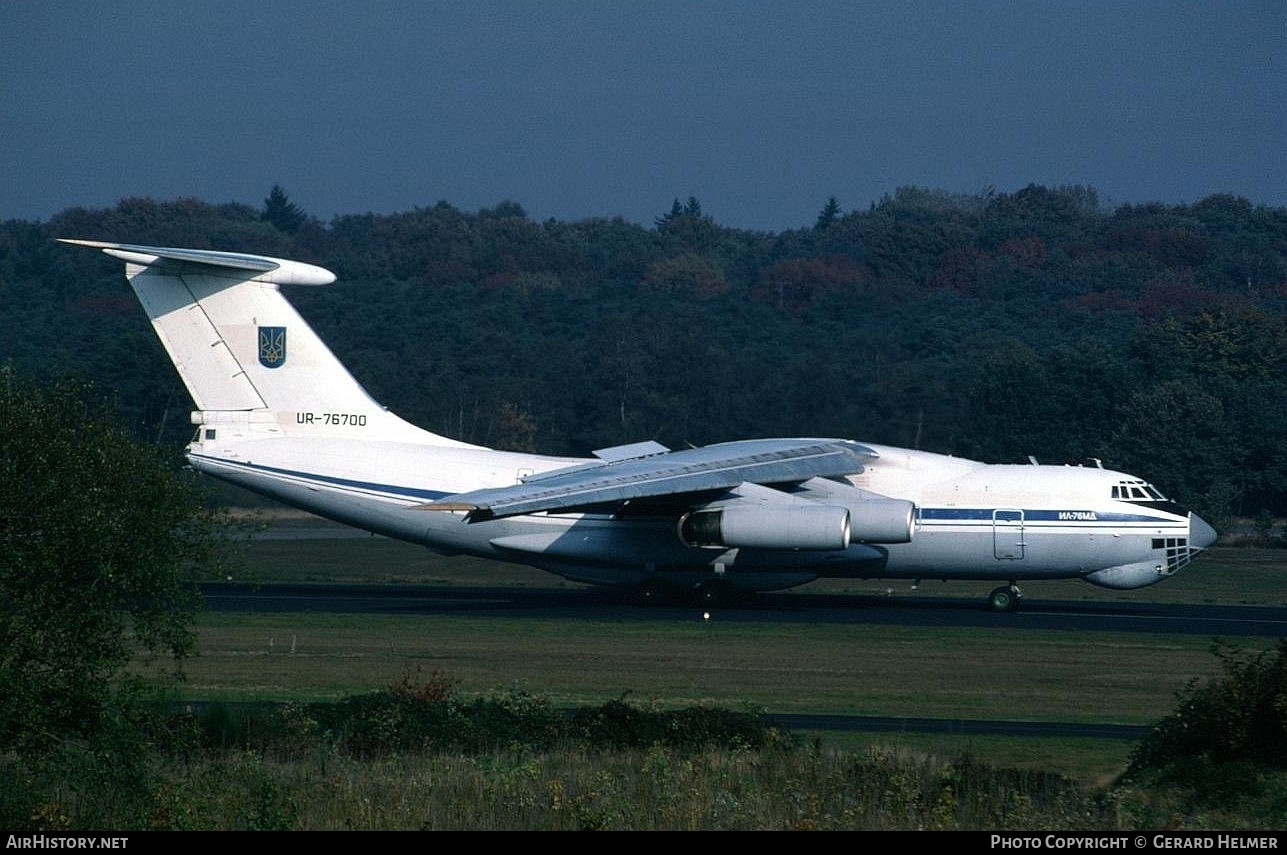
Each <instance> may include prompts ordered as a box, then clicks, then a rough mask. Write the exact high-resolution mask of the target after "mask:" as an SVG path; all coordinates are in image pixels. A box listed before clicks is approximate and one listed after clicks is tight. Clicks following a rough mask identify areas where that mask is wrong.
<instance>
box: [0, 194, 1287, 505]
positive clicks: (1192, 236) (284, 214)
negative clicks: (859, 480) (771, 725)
mask: <svg viewBox="0 0 1287 855" xmlns="http://www.w3.org/2000/svg"><path fill="white" fill-rule="evenodd" d="M55 237H81V238H91V239H100V240H113V241H121V242H128V243H141V244H153V245H166V246H191V247H206V248H212V249H224V250H235V251H243V252H253V253H262V254H267V255H275V256H281V257H287V258H295V259H299V260H304V261H310V262H313V263H317V264H321V265H323V266H325V267H328V268H330V269H331V270H334V271H335V272H336V273H337V274H338V276H339V277H340V281H339V282H338V283H337V285H336V286H333V287H330V288H294V289H288V296H289V297H290V299H291V300H292V301H293V302H294V303H295V304H296V306H297V307H298V308H299V310H300V311H301V313H302V314H303V315H304V316H305V317H306V318H307V319H308V320H309V321H310V323H312V324H313V325H314V326H315V327H316V328H317V330H318V332H319V333H320V334H321V335H322V336H323V337H324V338H325V339H326V340H327V342H328V343H329V344H330V346H331V347H332V349H333V350H334V351H335V352H336V353H337V355H339V356H340V358H341V359H342V360H343V361H344V362H345V363H346V364H347V365H348V366H349V368H350V369H351V370H352V371H353V373H354V374H355V376H357V378H358V379H359V380H360V381H361V382H362V383H363V384H364V385H365V386H366V387H367V389H368V390H369V391H370V392H371V393H372V395H373V396H374V397H375V398H376V399H377V400H379V401H380V402H381V403H384V404H386V405H387V406H389V407H390V408H391V409H393V410H394V411H396V412H398V413H399V414H400V415H402V416H404V417H406V418H408V419H410V420H411V421H414V422H416V423H418V424H421V425H422V426H424V427H426V428H429V429H431V430H434V431H437V432H440V433H445V434H448V435H451V436H455V437H458V438H460V439H464V440H467V441H471V442H478V443H482V444H487V445H493V446H498V447H507V448H515V449H535V450H540V451H545V452H550V453H566V454H585V453H587V452H588V451H590V450H592V449H595V448H601V447H605V446H609V445H614V444H619V443H624V442H634V441H639V440H643V439H655V440H657V441H659V442H662V443H664V444H666V445H670V446H672V447H682V446H684V445H685V444H689V443H691V444H698V445H700V444H706V443H710V442H717V441H721V440H727V439H734V438H744V437H753V436H771V435H815V436H818V435H826V436H844V437H850V438H854V439H859V440H866V441H870V442H878V443H887V444H891V445H902V446H908V447H916V448H923V449H926V450H931V451H938V452H944V453H951V454H958V455H962V456H968V457H977V458H980V459H984V460H988V461H992V462H1007V461H1010V462H1022V461H1025V460H1027V459H1028V458H1029V456H1032V457H1036V458H1037V459H1039V460H1041V461H1042V462H1052V463H1055V462H1068V463H1077V462H1081V461H1083V460H1085V459H1087V458H1098V459H1100V460H1102V461H1103V463H1104V465H1106V466H1110V467H1112V468H1118V469H1124V470H1126V471H1130V472H1134V473H1136V474H1139V475H1142V476H1144V477H1147V478H1149V479H1150V480H1152V481H1153V482H1154V483H1156V484H1157V485H1158V486H1159V487H1160V488H1161V489H1162V490H1163V491H1164V492H1167V493H1168V494H1170V495H1172V496H1174V497H1176V498H1177V499H1180V500H1182V501H1184V502H1185V503H1187V504H1189V505H1191V506H1192V507H1194V509H1195V510H1198V511H1199V512H1201V513H1203V514H1205V515H1208V516H1209V517H1211V518H1214V519H1216V520H1222V519H1226V518H1228V517H1229V516H1231V515H1255V514H1272V515H1276V516H1283V515H1287V371H1285V370H1284V367H1285V366H1284V362H1285V361H1287V209H1283V208H1276V207H1266V206H1260V205H1253V204H1251V203H1250V202H1248V201H1247V200H1245V199H1242V198H1238V197H1234V196H1228V195H1215V196H1210V197H1208V198H1206V199H1202V200H1200V201H1198V202H1195V203H1192V204H1175V205H1167V204H1160V203H1159V204H1145V205H1123V206H1117V207H1113V208H1108V207H1106V206H1104V205H1102V204H1101V203H1100V201H1099V199H1098V196H1097V194H1096V193H1095V191H1094V190H1093V189H1092V188H1088V187H1083V186H1073V187H1043V186H1037V185H1033V186H1029V187H1026V188H1024V189H1022V190H1019V191H1017V192H1014V193H997V192H992V191H987V192H982V193H978V194H973V195H955V194H949V193H944V192H941V191H936V190H930V189H925V188H916V187H906V188H901V189H899V190H897V191H896V192H895V193H893V194H892V195H889V196H886V197H884V198H882V199H880V200H879V201H878V202H875V203H873V204H871V205H869V206H867V207H866V208H863V209H860V210H845V209H844V208H843V207H842V206H841V203H840V201H839V200H837V199H835V198H829V199H827V200H825V204H822V205H820V212H819V215H818V217H817V220H816V222H815V223H814V224H813V225H812V226H810V227H807V228H800V229H793V230H787V231H783V232H776V233H775V232H758V231H747V230H741V229H732V228H728V227H725V226H722V225H720V224H719V223H718V221H717V220H716V219H715V218H714V217H713V216H712V215H710V214H709V213H707V212H706V211H704V210H703V208H702V205H701V203H700V201H699V200H697V199H695V198H689V199H687V200H685V201H680V200H679V199H676V201H675V203H674V205H673V206H672V207H671V208H670V209H669V210H668V211H665V212H662V213H660V214H659V216H658V217H657V218H656V219H655V220H654V221H653V222H652V223H650V224H639V223H632V222H627V221H625V220H623V219H587V220H581V221H558V220H553V219H551V220H546V221H543V222H538V221H535V220H533V219H532V218H531V217H529V216H528V215H527V213H526V212H525V211H524V210H523V208H522V206H521V205H518V204H516V203H513V202H502V203H501V204H498V205H497V206H495V207H493V208H486V209H482V210H479V211H476V212H466V211H462V210H459V209H457V208H455V207H453V206H452V205H450V204H448V203H446V202H438V203H436V204H433V205H430V206H427V207H423V208H419V207H418V208H415V209H413V210H410V211H405V212H401V213H396V214H389V215H375V214H361V215H344V216H338V217H335V218H333V219H332V220H331V221H330V222H322V221H320V220H318V219H317V218H314V217H311V216H309V215H308V214H307V213H306V212H304V211H303V210H301V209H300V208H299V206H297V205H295V204H294V203H293V202H292V201H291V200H290V199H289V197H288V196H287V195H286V193H285V191H284V190H283V189H282V188H280V187H274V188H273V189H272V192H270V194H269V195H268V197H267V198H266V199H265V200H264V204H263V205H262V206H261V207H258V208H256V207H254V206H249V205H241V204H221V205H216V204H209V203H206V202H203V201H199V200H195V199H178V200H167V201H159V200H153V199H145V198H132V199H125V200H122V201H121V202H119V203H118V204H117V205H115V206H113V207H111V208H106V209H86V208H73V209H68V210H66V211H63V212H61V213H59V214H57V215H55V216H53V217H52V218H50V219H49V220H48V221H45V222H30V221H19V220H8V221H3V222H0V316H2V317H3V318H4V323H3V325H0V358H2V359H3V360H4V361H5V363H7V364H8V365H9V366H11V367H12V369H13V370H14V371H15V372H16V373H18V374H19V375H21V376H23V377H30V378H33V379H35V380H36V381H40V382H44V381H52V380H53V379H54V378H62V377H67V376H74V377H77V378H80V379H86V380H90V381H92V382H94V383H95V384H96V385H97V386H98V387H100V388H102V389H109V390H113V391H114V393H115V396H116V397H115V401H116V404H115V405H116V406H117V408H118V409H119V411H120V413H121V415H122V417H123V418H124V419H125V421H126V423H127V424H128V425H129V426H130V429H131V431H132V432H133V433H134V434H135V435H136V437H138V438H141V439H147V440H149V441H156V442H161V443H166V444H175V445H179V444H182V443H183V442H184V441H186V440H187V439H188V433H189V431H190V427H189V425H188V419H187V412H188V410H189V409H190V407H191V404H190V401H189V400H188V397H187V394H186V392H185V391H184V390H183V387H182V385H181V384H180V383H179V380H178V377H177V375H176V374H175V372H174V370H173V368H172V367H171V366H170V364H169V361H168V360H167V359H166V357H165V355H164V353H163V352H162V350H161V348H160V345H159V344H158V343H157V342H156V341H155V338H154V336H153V334H152V332H151V330H150V328H149V327H148V325H147V322H146V318H145V316H144V315H143V313H142V311H141V310H140V308H139V307H138V305H137V303H136V301H135V299H134V297H133V295H132V293H131V292H130V291H129V288H128V286H126V285H125V284H124V283H123V281H122V278H121V265H120V263H119V262H116V261H113V260H111V259H108V258H106V257H104V256H101V255H98V254H94V253H86V252H83V251H76V250H71V249H68V248H66V247H64V246H62V245H60V244H57V243H56V242H54V240H53V239H54V238H55Z"/></svg>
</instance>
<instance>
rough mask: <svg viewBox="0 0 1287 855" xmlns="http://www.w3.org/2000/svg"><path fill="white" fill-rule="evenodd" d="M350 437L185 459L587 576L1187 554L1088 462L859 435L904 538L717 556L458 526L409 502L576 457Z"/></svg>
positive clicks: (602, 517) (1021, 564)
mask: <svg viewBox="0 0 1287 855" xmlns="http://www.w3.org/2000/svg"><path fill="white" fill-rule="evenodd" d="M408 427H409V426H408ZM412 431H414V429H412ZM353 433H354V434H359V435H357V436H351V437H323V436H318V437H300V436H284V435H281V434H280V433H279V432H278V431H275V430H272V429H268V430H264V429H262V428H261V429H258V430H257V429H256V426H255V425H242V426H238V427H236V428H232V427H231V426H229V425H226V424H225V425H222V426H221V427H220V428H219V429H218V432H217V433H216V434H215V438H214V439H210V440H206V439H203V438H199V441H197V442H194V443H193V444H192V445H191V446H189V449H188V454H189V460H190V461H191V463H192V464H193V466H194V467H195V468H197V469H199V470H201V471H204V472H207V473H209V474H211V475H215V476H217V477H220V478H224V479H226V480H229V481H231V482H234V483H237V484H239V485H241V486H244V487H247V488H249V489H252V490H255V491H257V492H260V493H263V494H266V495H269V496H272V497H274V498H276V499H279V500H281V501H283V502H286V503H288V504H291V505H294V506H298V507H302V508H305V509H307V510H309V511H312V512H313V513H316V514H318V515H321V516H324V517H328V518H331V519H335V520H338V521H340V522H344V523H347V524H349V525H353V526H357V527H360V528H364V529H368V530H371V531H374V532H377V533H380V534H383V535H387V536H389V537H394V538H398V539H401V540H407V541H411V542H414V543H420V544H423V545H425V546H428V547H430V548H433V549H436V550H439V551H443V552H448V553H464V554H471V555H479V556H485V557H492V558H500V559H504V560H508V561H516V562H520V563H526V564H530V565H533V566H536V567H541V568H543V569H546V570H550V571H552V572H555V573H559V574H560V575H564V576H567V577H568V578H572V579H576V580H579V581H585V582H591V583H597V584H621V585H635V584H638V583H639V582H640V581H641V580H643V579H646V578H648V577H649V576H651V575H654V574H661V575H662V576H664V577H667V578H670V579H671V580H672V581H682V580H683V579H685V578H687V577H693V576H694V575H696V576H701V575H704V574H710V573H712V572H714V573H718V574H720V575H721V577H722V578H723V579H725V580H726V581H728V582H729V583H731V584H733V585H734V586H736V587H743V588H750V589H763V590H770V589H775V588H781V587H789V586H791V585H796V584H801V583H803V582H807V581H810V580H812V579H814V578H818V577H820V576H840V577H854V578H911V579H921V578H933V579H1003V580H1008V581H1018V580H1032V579H1056V578H1085V579H1086V580H1088V581H1091V582H1094V583H1096V584H1100V585H1105V586H1108V587H1139V586H1141V585H1145V584H1151V583H1152V582H1156V581H1159V580H1161V579H1163V578H1165V577H1166V576H1168V575H1170V574H1172V573H1174V572H1175V571H1176V570H1178V569H1180V567H1182V566H1184V564H1186V563H1187V562H1188V559H1189V555H1190V550H1189V549H1188V548H1186V547H1187V544H1188V540H1189V538H1190V519H1189V515H1188V514H1187V512H1185V511H1184V510H1183V509H1182V508H1179V507H1178V506H1175V505H1172V504H1171V503H1167V502H1156V501H1155V502H1146V503H1142V502H1138V501H1136V502H1131V501H1126V500H1123V499H1121V498H1114V497H1113V496H1114V487H1118V486H1120V485H1124V484H1129V483H1141V482H1139V480H1138V479H1135V478H1132V477H1131V476H1129V475H1125V474H1123V473H1120V472H1113V471H1110V470H1105V469H1100V468H1097V467H1080V466H1075V467H1074V466H1035V465H1032V466H1024V465H992V464H984V463H979V462H976V461H972V460H965V459H962V458H956V457H950V456H946V455H939V454H933V453H928V452H921V451H912V450H908V449H899V448H892V447H888V446H879V445H872V444H865V445H867V447H869V448H871V449H873V450H875V451H876V452H878V454H879V457H878V458H877V459H876V460H874V461H873V462H871V463H870V464H868V465H867V466H866V467H865V469H864V471H862V472H860V473H858V474H857V475H853V476H850V477H849V478H848V481H849V483H850V484H852V485H853V486H855V487H858V488H861V489H863V490H868V491H871V492H873V493H879V494H883V495H885V496H890V497H895V498H900V499H906V500H909V501H911V502H913V503H914V504H915V507H916V510H915V524H914V533H913V536H912V538H911V540H910V541H909V542H906V543H889V544H864V543H854V544H852V545H851V546H850V547H849V548H848V549H846V550H843V551H839V550H824V551H813V550H761V551H756V550H747V549H741V550H721V549H718V548H716V549H711V548H702V547H693V546H688V545H685V544H684V543H682V542H681V541H680V538H679V537H678V535H677V534H676V531H675V520H674V519H672V518H667V517H664V516H658V517H652V516H647V515H641V516H638V517H628V516H626V517H623V516H617V515H611V514H602V513H564V514H556V513H548V514H547V513H539V514H531V515H525V516H517V517H509V518H502V519H495V520H490V521H486V522H469V521H468V520H467V516H466V514H465V513H463V512H446V513H444V512H441V511H439V512H425V511H423V510H417V509H416V508H418V507H419V506H421V505H424V504H426V503H429V502H432V501H434V500H436V499H439V498H442V497H444V496H448V495H453V494H457V493H463V492H467V491H469V490H474V489H479V488H482V487H499V486H506V485H510V484H515V483H517V482H518V481H520V480H521V479H522V478H524V477H527V476H530V475H532V474H537V473H540V472H545V471H549V470H553V469H560V468H564V467H567V466H571V465H575V464H578V463H582V462H585V461H583V460H580V459H576V458H560V457H547V456H540V455H530V454H520V453H512V452H503V451H496V450H492V449H485V448H478V447H475V446H469V445H465V444H459V443H453V444H449V445H440V444H435V443H426V442H417V441H414V440H415V439H418V437H417V436H416V435H415V433H414V432H412V433H409V434H408V435H407V436H406V438H405V441H396V440H395V441H363V440H361V439H360V428H359V429H355V430H354V431H353ZM203 435H205V431H204V429H203ZM430 436H431V435H430Z"/></svg>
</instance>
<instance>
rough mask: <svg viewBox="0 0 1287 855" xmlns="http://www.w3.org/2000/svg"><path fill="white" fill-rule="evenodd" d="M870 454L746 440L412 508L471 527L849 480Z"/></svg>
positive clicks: (846, 447) (798, 442)
mask: <svg viewBox="0 0 1287 855" xmlns="http://www.w3.org/2000/svg"><path fill="white" fill-rule="evenodd" d="M874 457H876V452H875V451H873V450H871V449H870V448H867V447H865V446H862V445H858V444H857V443H853V442H849V441H847V440H838V439H753V440H744V441H741V442H729V443H722V444H719V445H708V446H704V447H702V448H690V449H684V450H682V451H672V452H667V453H664V454H662V453H653V454H649V455H647V456H644V457H627V458H625V459H622V460H619V461H616V462H605V463H603V464H602V465H597V466H591V467H584V466H575V467H571V468H570V469H566V470H556V471H553V472H546V473H542V474H541V475H540V476H539V477H534V478H531V479H528V480H526V481H524V482H523V483H521V484H516V485H514V486H510V487H495V488H490V489H484V490H473V491H470V492H468V493H459V494H457V495H454V496H446V497H444V498H443V499H442V500H441V501H438V502H431V503H430V504H427V505H420V506H418V509H419V510H429V511H436V510H446V511H459V510H464V509H467V508H468V509H471V519H474V520H482V519H490V518H493V517H506V516H515V515H518V514H530V513H538V512H541V511H558V510H565V509H568V508H574V507H578V506H585V505H593V504H600V503H605V502H622V501H627V500H630V499H642V498H649V497H655V496H668V495H677V494H685V493H702V492H708V491H711V490H725V489H731V488H733V487H736V486H738V485H739V484H744V483H748V482H750V483H757V484H779V483H792V482H800V481H806V480H808V479H809V478H817V477H823V478H825V477H834V476H840V475H852V474H854V473H856V472H860V471H862V468H863V463H864V462H865V461H867V460H870V459H872V458H874Z"/></svg>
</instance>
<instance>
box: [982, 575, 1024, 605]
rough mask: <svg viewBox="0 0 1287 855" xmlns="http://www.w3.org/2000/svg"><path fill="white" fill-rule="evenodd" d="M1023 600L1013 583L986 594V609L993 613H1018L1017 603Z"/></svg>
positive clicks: (1021, 593) (1021, 594)
mask: <svg viewBox="0 0 1287 855" xmlns="http://www.w3.org/2000/svg"><path fill="white" fill-rule="evenodd" d="M1022 599H1023V592H1022V591H1020V590H1019V586H1018V585H1016V584H1015V583H1014V582H1011V583H1010V584H1009V585H1003V586H1002V587H1000V588H997V589H995V590H993V591H992V593H991V594H988V608H990V609H992V611H994V612H1013V611H1018V609H1019V601H1020V600H1022Z"/></svg>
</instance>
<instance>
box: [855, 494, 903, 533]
mask: <svg viewBox="0 0 1287 855" xmlns="http://www.w3.org/2000/svg"><path fill="white" fill-rule="evenodd" d="M915 521H916V505H914V504H912V503H911V502H908V501H904V500H903V499H868V500H866V501H862V502H854V503H852V504H850V505H849V538H850V540H851V541H852V542H854V543H908V542H910V541H911V539H912V531H913V526H914V525H915Z"/></svg>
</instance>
